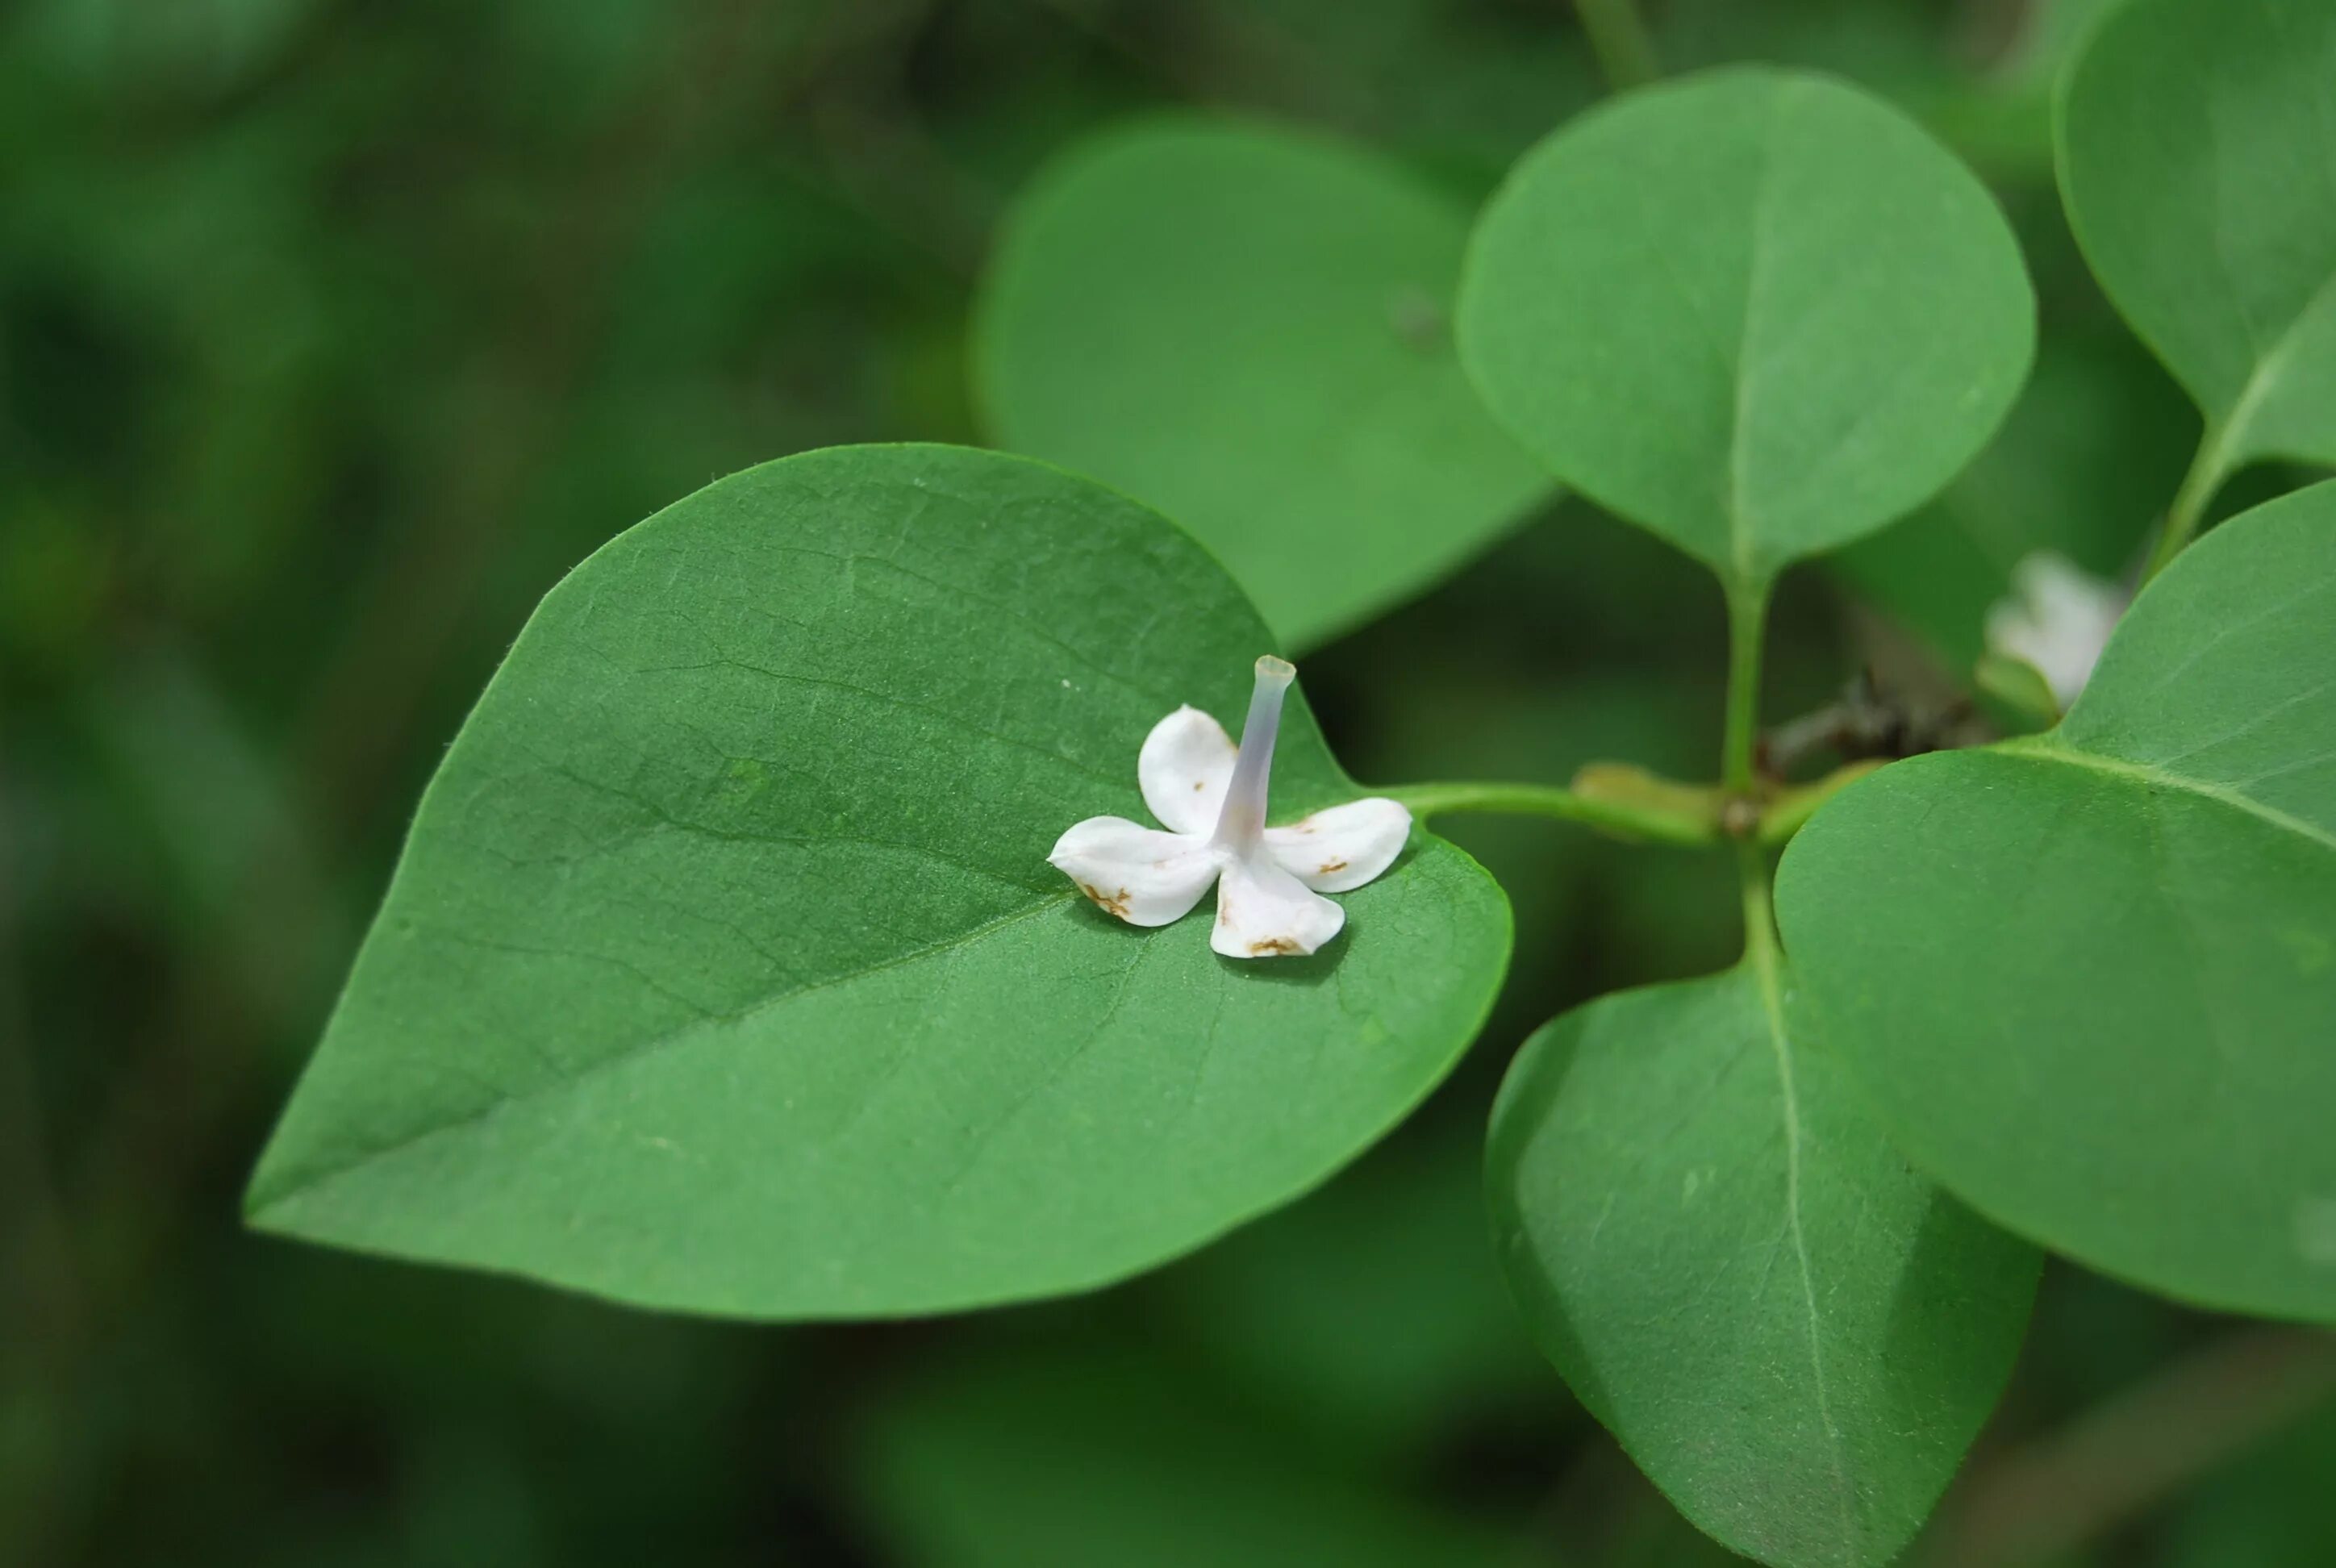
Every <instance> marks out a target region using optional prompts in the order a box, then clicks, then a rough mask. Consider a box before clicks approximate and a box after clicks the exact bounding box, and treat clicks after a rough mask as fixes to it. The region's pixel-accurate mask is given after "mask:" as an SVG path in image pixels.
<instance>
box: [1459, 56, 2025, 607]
mask: <svg viewBox="0 0 2336 1568" xmlns="http://www.w3.org/2000/svg"><path fill="white" fill-rule="evenodd" d="M2034 317H2035V306H2034V300H2033V297H2032V296H2031V295H2030V293H2029V287H2028V278H2027V274H2026V272H2025V271H2024V270H2023V268H2021V265H2020V251H2019V247H2018V245H2017V244H2016V243H2015V242H2014V240H2013V239H2012V237H2011V231H2010V229H2009V228H2008V227H2007V226H2006V225H2005V223H2004V220H2003V217H2002V214H2001V213H2000V212H1999V211H1998V210H1997V209H1996V207H1995V204H1994V202H1993V200H1991V199H1990V197H1989V196H1988V194H1987V192H1986V190H1984V189H1983V188H1982V187H1981V185H1980V183H1979V181H1978V180H1976V179H1974V178H1973V177H1972V176H1971V173H1970V172H1969V171H1968V170H1965V169H1963V168H1962V167H1961V165H1960V164H1958V163H1956V162H1955V161H1954V160H1953V159H1952V157H1950V156H1949V155H1948V154H1947V153H1946V152H1945V151H1943V150H1942V149H1941V148H1940V147H1939V146H1937V145H1936V144H1935V143H1934V142H1932V141H1931V140H1930V138H1929V137H1928V136H1926V135H1925V134H1924V133H1923V132H1922V130H1921V129H1920V128H1918V127H1917V126H1915V125H1914V124H1913V122H1911V121H1909V120H1907V119H1906V118H1905V117H1904V116H1903V115H1901V114H1900V113H1898V112H1896V111H1895V110H1893V109H1891V108H1889V107H1887V106H1885V105H1883V103H1881V102H1877V101H1875V100H1874V99H1873V98H1870V97H1868V96H1866V95H1865V94H1864V93H1860V92H1859V91H1857V90H1856V89H1854V88H1852V87H1849V86H1846V85H1844V84H1842V83H1837V82H1835V81H1832V80H1830V79H1828V78H1825V77H1822V76H1815V75H1809V74H1806V73H1795V72H1781V71H1770V70H1743V69H1739V70H1728V71H1719V72H1714V73H1708V74H1705V75H1701V76H1698V77H1695V78H1691V79H1689V80H1687V81H1684V82H1681V83H1677V84H1675V85H1669V86H1663V87H1658V88H1652V89H1649V90H1646V91H1642V92H1640V93H1633V94H1630V96H1628V97H1626V98H1623V99H1621V100H1619V101H1617V102H1613V103H1612V104H1611V105H1609V106H1607V107H1605V108H1601V109H1599V110H1597V111H1595V112H1591V113H1590V114H1586V115H1584V116H1582V118H1581V119H1579V120H1577V121H1575V122H1573V123H1572V124H1571V125H1569V126H1567V127H1566V128H1565V129H1563V130H1562V131H1558V132H1557V133H1556V134H1555V135H1553V136H1552V137H1550V138H1549V139H1548V140H1547V141H1543V143H1542V144H1541V145H1540V146H1539V147H1537V148H1535V149H1534V150H1533V151H1531V152H1529V153H1527V154H1526V155H1525V157H1524V159H1523V161H1521V162H1520V163H1519V164H1518V165H1517V167H1516V169H1515V170H1514V172H1513V173H1512V174H1511V175H1510V177H1509V180H1508V182H1507V183H1506V184H1505V185H1504V186H1503V187H1502V189H1501V190H1500V193H1499V194H1498V195H1497V196H1495V197H1494V199H1493V202H1492V204H1491V206H1490V207H1489V208H1487V209H1486V210H1485V212H1484V217H1483V219H1481V220H1480V221H1479V222H1478V225H1477V229H1476V235H1475V240H1474V242H1473V244H1472V246H1471V248H1470V251H1469V257H1468V265H1467V270H1466V275H1465V280H1464V282H1463V285H1462V288H1461V299H1460V346H1461V353H1462V356H1463V358H1464V360H1465V363H1466V365H1467V366H1468V370H1469V373H1470V375H1473V376H1474V377H1475V381H1476V384H1477V386H1478V387H1479V388H1480V389H1481V390H1482V391H1483V393H1484V396H1485V399H1486V401H1487V402H1489V403H1490V404H1492V406H1493V409H1494V413H1496V414H1499V415H1500V416H1501V418H1502V420H1503V421H1504V423H1506V424H1508V426H1509V428H1510V429H1511V430H1513V431H1514V433H1516V434H1517V436H1518V437H1519V439H1521V440H1523V442H1524V443H1525V444H1526V445H1528V446H1530V447H1531V448H1533V451H1535V452H1536V453H1540V454H1541V456H1542V457H1543V459H1544V460H1546V461H1547V462H1548V463H1549V464H1550V466H1551V468H1552V470H1554V471H1555V472H1556V473H1557V475H1558V477H1559V478H1561V479H1562V480H1564V481H1565V482H1567V483H1569V484H1572V485H1575V486H1577V487H1579V488H1580V489H1582V491H1584V492H1587V493H1589V494H1590V495H1591V496H1594V497H1595V498H1596V499H1597V500H1598V501H1600V502H1602V503H1603V504H1604V505H1606V506H1608V507H1609V508H1611V509H1612V510H1613V511H1617V512H1620V513H1621V515H1623V516H1625V517H1628V518H1630V519H1631V520H1632V521H1636V522H1639V523H1641V524H1643V525H1645V526H1646V527H1648V528H1650V529H1652V530H1654V531H1656V532H1657V533H1660V534H1661V535H1662V536H1663V537H1665V538H1666V539H1669V540H1670V541H1672V542H1673V543H1675V544H1677V545H1679V547H1680V548H1681V549H1683V550H1688V551H1689V552H1690V553H1692V554H1694V555H1696V556H1698V557H1699V558H1701V559H1702V560H1706V561H1708V562H1709V563H1711V564H1712V565H1713V566H1714V567H1715V568H1717V569H1718V570H1720V571H1721V572H1723V573H1725V574H1728V575H1729V576H1730V577H1733V578H1735V579H1739V580H1744V581H1753V580H1758V579H1764V578H1767V577H1768V576H1770V575H1772V574H1773V573H1774V572H1775V570H1776V568H1777V567H1779V566H1780V565H1782V564H1783V563H1784V562H1786V561H1787V560H1792V559H1794V558H1795V557H1796V556H1802V555H1806V554H1809V553H1811V552H1813V551H1816V550H1827V549H1830V548H1832V547H1834V546H1836V545H1840V544H1844V543H1846V542H1847V541H1850V540H1852V539H1854V538H1856V537H1857V536H1858V535H1860V534H1863V533H1867V532H1870V531H1873V530H1874V529H1876V528H1879V527H1881V526H1882V525H1883V523H1885V522H1888V521H1890V520H1891V519H1892V518H1893V517H1896V516H1898V515H1900V514H1901V513H1903V512H1905V511H1909V510H1910V509H1912V508H1913V507H1914V506H1915V505H1917V504H1919V503H1920V502H1922V501H1923V500H1925V499H1926V498H1928V497H1929V496H1930V495H1931V494H1932V493H1933V492H1935V491H1937V490H1938V488H1939V487H1940V486H1941V485H1942V484H1944V483H1945V482H1947V480H1948V479H1949V478H1950V477H1952V475H1953V473H1954V472H1955V471H1956V470H1957V469H1959V468H1961V466H1962V464H1963V463H1964V462H1965V461H1966V460H1968V459H1969V458H1970V457H1971V454H1972V453H1975V452H1977V451H1978V450H1979V449H1980V447H1981V445H1982V444H1983V443H1985V442H1986V440H1987V438H1988V435H1989V433H1990V432H1991V431H1992V430H1994V428H1995V426H1996V424H1997V422H1998V421H1999V420H2000V419H2001V418H2002V417H2003V414H2004V412H2005V410H2006V409H2008V408H2009V407H2010V404H2011V401H2012V398H2013V395H2014V394H2016V393H2017V392H2018V391H2019V389H2020V380H2021V377H2022V376H2023V375H2025V374H2026V371H2027V367H2028V358H2029V351H2030V348H2031V347H2032V346H2033V342H2034V337H2035V320H2034Z"/></svg>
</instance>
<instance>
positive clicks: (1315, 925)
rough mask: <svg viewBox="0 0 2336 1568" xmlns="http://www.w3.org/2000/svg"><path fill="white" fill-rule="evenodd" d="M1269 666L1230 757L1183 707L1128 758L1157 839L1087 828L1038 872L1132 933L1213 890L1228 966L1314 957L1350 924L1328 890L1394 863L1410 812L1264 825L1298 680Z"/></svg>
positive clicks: (1226, 740)
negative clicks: (1286, 699) (1276, 745)
mask: <svg viewBox="0 0 2336 1568" xmlns="http://www.w3.org/2000/svg"><path fill="white" fill-rule="evenodd" d="M1297 673H1298V672H1297V671H1296V670H1295V669H1293V668H1292V667H1290V665H1289V664H1288V663H1287V662H1285V661H1284V660H1281V659H1278V658H1274V657H1270V656H1268V657H1264V658H1261V659H1259V660H1258V661H1257V687H1256V690H1255V691H1254V692H1253V693H1252V695H1251V697H1250V704H1249V719H1248V721H1247V722H1246V723H1245V724H1243V725H1242V726H1241V745H1240V747H1239V749H1238V750H1236V749H1235V747H1234V745H1233V743H1232V741H1231V738H1230V737H1228V736H1227V735H1226V734H1225V730H1224V726H1222V725H1221V724H1219V723H1218V722H1217V721H1216V720H1215V719H1212V718H1211V717H1210V716H1208V715H1207V714H1204V713H1202V712H1201V711H1200V710H1199V709H1198V708H1194V707H1180V708H1178V709H1177V710H1176V711H1175V712H1174V713H1172V714H1170V715H1169V716H1167V717H1166V718H1163V719H1162V720H1161V721H1160V722H1159V723H1158V724H1156V725H1154V726H1152V733H1151V734H1150V735H1147V736H1145V737H1144V749H1143V750H1142V751H1141V752H1140V753H1138V754H1137V756H1136V759H1135V776H1136V782H1137V784H1140V785H1141V786H1142V787H1143V790H1144V804H1145V805H1147V806H1149V807H1150V808H1151V809H1152V814H1153V816H1155V817H1157V818H1159V819H1160V821H1161V823H1163V825H1164V826H1165V827H1166V829H1167V831H1166V832H1164V833H1163V832H1162V831H1160V830H1159V829H1157V828H1148V827H1145V826H1144V825H1143V824H1142V823H1133V822H1130V821H1128V820H1127V819H1126V818H1125V817H1089V818H1088V819H1087V820H1086V821H1085V822H1083V823H1077V824H1076V826H1074V827H1072V828H1071V830H1070V831H1069V832H1067V833H1065V834H1063V836H1062V837H1061V838H1060V839H1058V840H1056V842H1055V848H1054V852H1052V853H1050V854H1049V855H1047V857H1046V859H1047V861H1048V862H1050V863H1052V864H1053V865H1055V866H1056V867H1057V868H1058V869H1059V870H1061V872H1063V874H1064V875H1066V876H1067V877H1069V878H1070V879H1071V881H1074V882H1076V883H1077V884H1078V888H1079V891H1081V892H1083V893H1085V894H1086V896H1087V897H1088V898H1090V899H1092V900H1094V901H1095V903H1096V904H1097V905H1098V906H1099V907H1101V908H1102V909H1103V910H1104V911H1106V912H1108V913H1110V914H1114V915H1116V916H1118V917H1119V918H1120V919H1121V920H1125V921H1126V922H1127V923H1128V924H1130V925H1135V926H1164V925H1166V924H1168V923H1169V922H1170V921H1171V920H1178V919H1181V918H1182V917H1183V915H1184V914H1185V913H1186V912H1187V911H1190V910H1191V909H1192V906H1193V905H1194V904H1196V903H1199V902H1200V901H1201V895H1202V893H1205V892H1207V891H1209V885H1210V884H1211V883H1212V882H1213V883H1215V884H1216V887H1217V920H1216V926H1215V929H1214V930H1212V931H1211V933H1210V936H1209V945H1210V946H1211V947H1212V948H1213V949H1215V950H1217V951H1218V952H1220V953H1222V954H1224V955H1225V956H1226V957H1227V958H1234V959H1257V958H1272V957H1277V956H1280V955H1282V954H1287V953H1310V952H1312V951H1314V950H1315V949H1317V948H1319V947H1320V946H1321V945H1322V944H1323V943H1325V942H1327V941H1329V940H1330V939H1331V938H1332V937H1335V936H1337V935H1338V930H1339V928H1340V927H1341V926H1343V925H1345V924H1346V920H1347V915H1346V911H1344V910H1341V909H1340V908H1339V907H1338V905H1337V904H1334V903H1332V902H1331V901H1329V899H1326V898H1323V897H1322V896H1321V895H1322V894H1323V893H1343V892H1347V891H1351V890H1353V889H1355V888H1358V887H1361V886H1362V885H1363V884H1364V883H1365V882H1367V881H1370V880H1371V879H1372V878H1373V877H1375V876H1377V875H1378V874H1379V873H1380V872H1383V871H1385V870H1387V867H1388V866H1389V865H1390V864H1392V863H1393V862H1394V861H1395V857H1396V856H1397V854H1399V853H1400V852H1402V850H1403V846H1404V841H1405V840H1406V838H1408V837H1409V836H1410V833H1411V813H1410V812H1408V811H1406V809H1405V808H1404V807H1403V806H1401V805H1399V804H1398V803H1396V802H1394V801H1391V800H1387V799H1384V798H1380V797H1377V796H1374V797H1372V798H1370V799H1367V800H1358V801H1352V802H1349V803H1347V804H1345V805H1341V806H1332V807H1330V808H1329V810H1327V811H1319V812H1316V813H1314V814H1313V815H1312V816H1309V817H1307V818H1305V819H1304V820H1303V821H1301V822H1296V823H1291V824H1290V825H1289V826H1288V827H1279V828H1270V827H1267V826H1266V825H1265V803H1266V785H1267V782H1268V775H1269V774H1270V773H1271V772H1272V768H1273V741H1274V736H1275V735H1276V734H1277V733H1278V732H1279V731H1280V727H1281V700H1282V695H1283V694H1284V693H1285V692H1287V691H1288V690H1289V689H1290V681H1291V679H1292V678H1293V677H1295V676H1296V675H1297Z"/></svg>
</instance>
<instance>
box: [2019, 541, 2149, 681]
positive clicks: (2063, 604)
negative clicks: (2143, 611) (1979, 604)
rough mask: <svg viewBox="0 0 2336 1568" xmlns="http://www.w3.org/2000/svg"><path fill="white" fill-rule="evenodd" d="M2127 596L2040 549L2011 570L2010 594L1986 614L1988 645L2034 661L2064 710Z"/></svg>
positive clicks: (2086, 677)
mask: <svg viewBox="0 0 2336 1568" xmlns="http://www.w3.org/2000/svg"><path fill="white" fill-rule="evenodd" d="M2128 599H2129V596H2128V595H2127V593H2126V592H2125V590H2124V589H2120V588H2118V587H2117V585H2116V584H2115V583H2109V582H2103V581H2102V580H2101V579H2098V578H2097V577H2089V576H2088V575H2086V574H2085V573H2084V572H2082V571H2080V570H2078V569H2077V568H2076V567H2075V566H2074V565H2072V564H2070V563H2069V561H2068V560H2067V559H2066V558H2065V557H2062V556H2059V555H2055V554H2053V553H2051V552H2050V551H2049V550H2039V551H2037V552H2035V553H2034V554H2031V555H2029V556H2027V557H2025V558H2023V559H2022V560H2021V561H2020V564H2019V565H2018V566H2015V567H2013V568H2012V569H2011V597H2010V598H2009V599H1998V600H1996V602H1995V604H1994V606H1993V607H1992V608H1991V609H1989V610H1988V612H1987V646H1988V647H1989V648H1990V649H1991V650H1993V651H1994V652H1996V653H1998V654H2002V655H2005V656H2007V657H2012V658H2018V659H2024V660H2026V661H2027V662H2028V663H2029V664H2030V665H2033V666H2034V667H2035V668H2036V673H2037V674H2039V675H2040V676H2042V677H2044V684H2045V685H2047V686H2049V687H2051V688H2052V696H2053V697H2054V699H2055V700H2057V701H2058V702H2059V705H2060V707H2061V709H2062V711H2063V712H2065V711H2067V709H2068V706H2069V705H2070V704H2072V703H2074V702H2075V701H2076V700H2077V694H2078V692H2081V691H2083V690H2084V689H2085V682H2087V681H2088V680H2090V679H2091V678H2092V674H2093V666H2095V665H2096V664H2098V663H2099V662H2100V657H2101V649H2103V648H2107V646H2108V640H2109V633H2110V632H2112V631H2114V630H2115V629H2117V618H2118V617H2119V616H2121V615H2123V614H2124V613H2125V608H2126V605H2127V602H2128Z"/></svg>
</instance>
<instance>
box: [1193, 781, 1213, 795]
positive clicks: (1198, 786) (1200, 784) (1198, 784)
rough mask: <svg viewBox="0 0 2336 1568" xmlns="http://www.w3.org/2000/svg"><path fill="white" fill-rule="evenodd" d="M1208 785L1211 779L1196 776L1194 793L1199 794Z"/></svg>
mask: <svg viewBox="0 0 2336 1568" xmlns="http://www.w3.org/2000/svg"><path fill="white" fill-rule="evenodd" d="M1208 787H1209V781H1208V780H1206V779H1204V778H1196V779H1194V780H1193V781H1192V793H1193V794H1200V793H1201V792H1202V790H1204V789H1206V788H1208Z"/></svg>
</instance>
